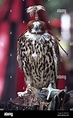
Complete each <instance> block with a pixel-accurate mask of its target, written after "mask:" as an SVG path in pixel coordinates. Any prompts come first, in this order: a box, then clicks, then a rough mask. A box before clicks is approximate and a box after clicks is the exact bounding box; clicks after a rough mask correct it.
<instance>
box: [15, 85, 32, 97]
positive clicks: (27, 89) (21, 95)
mask: <svg viewBox="0 0 73 118" xmlns="http://www.w3.org/2000/svg"><path fill="white" fill-rule="evenodd" d="M31 88H32V87H31V86H30V85H28V86H27V88H26V90H25V91H24V92H18V93H17V94H18V96H19V97H23V96H24V95H25V94H27V93H29V92H31Z"/></svg>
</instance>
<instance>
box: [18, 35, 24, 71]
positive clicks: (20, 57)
mask: <svg viewBox="0 0 73 118" xmlns="http://www.w3.org/2000/svg"><path fill="white" fill-rule="evenodd" d="M25 39H26V38H25V36H24V33H22V34H21V35H20V36H19V38H18V40H17V61H18V65H19V67H20V69H21V70H22V71H23V61H22V53H21V49H22V43H23V40H25Z"/></svg>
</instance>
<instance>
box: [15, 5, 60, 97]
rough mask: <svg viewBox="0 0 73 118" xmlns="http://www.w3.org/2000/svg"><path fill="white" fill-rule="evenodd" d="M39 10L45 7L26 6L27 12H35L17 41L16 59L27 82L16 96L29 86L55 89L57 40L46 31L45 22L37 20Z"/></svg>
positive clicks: (57, 61) (57, 65) (57, 67)
mask: <svg viewBox="0 0 73 118" xmlns="http://www.w3.org/2000/svg"><path fill="white" fill-rule="evenodd" d="M39 10H45V9H44V7H43V6H41V5H38V6H31V7H29V8H27V13H29V12H30V13H31V14H32V13H33V11H34V12H35V19H34V20H31V21H29V22H28V25H27V30H26V31H25V32H23V33H22V34H21V35H20V36H19V38H18V41H17V61H18V64H19V67H20V68H21V70H22V71H23V72H24V75H25V77H26V80H24V81H25V82H26V84H27V87H26V90H25V91H24V92H18V96H23V95H24V94H25V93H27V92H28V90H30V88H31V87H34V88H36V89H37V90H41V89H43V88H45V89H46V88H47V89H48V90H50V89H49V88H51V90H52V89H53V90H54V89H55V90H57V89H56V88H57V76H58V74H59V62H60V55H59V46H58V40H56V39H55V37H54V36H53V35H51V34H50V33H48V30H47V28H46V24H45V22H43V21H40V20H39V18H38V14H37V11H39ZM52 87H53V88H52ZM51 90H50V91H51ZM49 94H50V92H49ZM48 98H49V97H48Z"/></svg>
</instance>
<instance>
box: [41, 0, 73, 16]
mask: <svg viewBox="0 0 73 118" xmlns="http://www.w3.org/2000/svg"><path fill="white" fill-rule="evenodd" d="M43 2H44V5H45V8H46V11H47V13H48V16H49V17H50V18H60V16H61V14H63V12H57V10H58V9H65V10H66V11H67V12H70V11H73V0H43Z"/></svg>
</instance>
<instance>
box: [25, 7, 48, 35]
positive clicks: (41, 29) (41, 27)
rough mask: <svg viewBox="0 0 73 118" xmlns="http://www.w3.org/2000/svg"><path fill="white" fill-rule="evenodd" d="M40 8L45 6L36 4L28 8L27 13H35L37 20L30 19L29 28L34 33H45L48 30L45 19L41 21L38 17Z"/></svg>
mask: <svg viewBox="0 0 73 118" xmlns="http://www.w3.org/2000/svg"><path fill="white" fill-rule="evenodd" d="M39 10H44V11H45V8H44V7H43V6H41V5H35V6H31V7H28V8H27V13H30V16H31V14H33V13H35V20H32V21H29V22H28V30H29V32H30V33H33V34H42V33H45V31H46V24H45V22H43V21H40V20H39V18H38V13H37V12H38V11H39Z"/></svg>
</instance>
